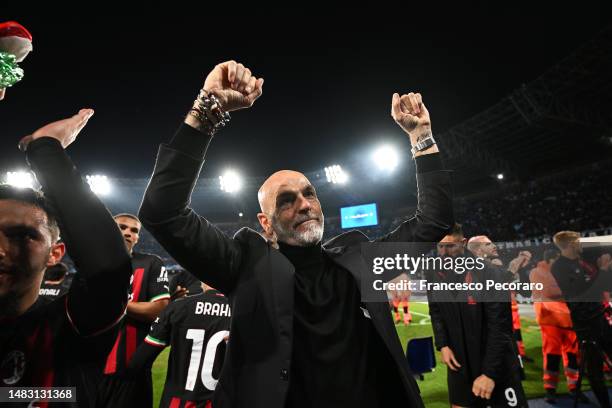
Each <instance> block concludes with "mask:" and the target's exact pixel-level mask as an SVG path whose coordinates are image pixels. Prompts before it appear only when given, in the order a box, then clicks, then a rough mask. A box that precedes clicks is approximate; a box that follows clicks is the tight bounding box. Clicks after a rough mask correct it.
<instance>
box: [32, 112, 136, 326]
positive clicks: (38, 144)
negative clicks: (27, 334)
mask: <svg viewBox="0 0 612 408" xmlns="http://www.w3.org/2000/svg"><path fill="white" fill-rule="evenodd" d="M91 115H93V111H92V110H89V109H82V110H81V111H80V112H79V113H78V114H77V115H74V116H73V117H71V118H69V119H64V120H60V121H58V122H54V123H51V124H49V125H46V126H44V127H43V128H41V129H39V130H37V131H36V132H34V133H33V134H32V135H31V136H27V137H25V138H24V139H22V142H21V143H20V147H21V149H22V150H25V151H26V155H27V160H28V163H29V164H30V166H31V168H32V170H33V171H34V173H35V174H36V178H37V179H38V181H39V182H40V184H41V185H42V190H43V192H44V194H45V196H47V197H48V199H49V200H50V201H51V203H52V204H53V207H54V209H55V211H56V212H57V215H58V221H59V223H60V228H61V236H62V239H63V240H64V242H65V243H66V246H67V248H68V251H69V252H70V256H71V258H72V259H73V260H74V263H75V265H76V268H77V275H76V277H75V279H74V281H73V284H72V287H71V289H70V291H69V293H68V296H67V300H66V311H67V313H68V317H69V319H70V321H71V322H72V324H73V326H74V327H75V329H76V330H77V331H78V332H79V333H80V334H82V335H86V336H88V335H93V334H95V333H97V332H101V331H104V330H105V329H106V328H109V327H111V326H112V325H113V324H114V323H116V322H117V321H118V320H119V319H120V318H121V317H122V316H123V313H124V311H125V307H126V304H127V295H128V287H129V281H130V275H131V273H132V270H131V263H130V257H129V255H128V253H127V250H126V248H125V244H124V242H123V240H122V239H121V234H120V233H119V230H118V229H117V225H116V224H115V222H114V220H113V218H112V216H111V215H110V213H109V212H108V210H107V209H106V207H105V206H104V204H102V202H100V200H99V199H98V198H97V197H96V195H95V194H94V193H93V192H92V191H91V189H90V188H89V186H88V185H87V184H86V183H85V182H84V181H83V179H82V178H81V175H80V174H79V172H78V171H77V170H76V168H75V166H74V164H73V163H72V161H71V160H70V157H68V155H67V154H66V152H65V150H64V149H65V148H66V147H67V146H68V145H70V144H71V143H72V142H73V141H74V140H75V138H76V136H77V135H78V133H79V132H80V131H81V129H82V128H83V127H84V126H85V124H86V123H87V121H88V120H89V118H90V117H91Z"/></svg>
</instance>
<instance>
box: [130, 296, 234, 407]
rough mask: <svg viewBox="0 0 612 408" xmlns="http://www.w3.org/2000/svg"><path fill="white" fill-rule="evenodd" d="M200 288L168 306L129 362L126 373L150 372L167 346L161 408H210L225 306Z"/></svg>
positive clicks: (221, 349) (226, 327)
mask: <svg viewBox="0 0 612 408" xmlns="http://www.w3.org/2000/svg"><path fill="white" fill-rule="evenodd" d="M201 285H202V289H203V290H204V292H203V293H199V294H197V295H188V296H184V297H182V298H180V299H177V300H175V301H173V302H172V303H170V305H169V306H168V307H167V308H166V309H164V311H163V312H162V313H161V315H160V316H159V318H157V320H156V321H155V323H153V326H152V327H151V331H150V333H149V335H148V336H147V337H146V338H145V341H144V343H142V344H141V345H140V346H139V347H138V349H137V350H136V353H134V357H133V359H132V361H131V362H130V371H132V372H136V373H137V372H139V371H141V370H143V369H144V370H147V369H150V367H151V364H153V361H155V358H156V357H157V356H158V355H159V353H161V351H162V350H163V349H164V347H166V346H171V348H170V355H169V356H168V371H167V374H166V384H165V386H164V392H163V395H162V399H161V402H160V407H163V408H190V407H193V408H195V407H198V408H200V407H202V408H204V407H206V408H209V407H210V406H211V405H210V400H211V399H212V395H213V392H214V390H215V387H216V386H217V381H218V379H219V372H220V368H221V364H222V362H223V358H224V353H225V343H226V341H227V339H228V336H229V324H230V317H231V312H230V306H229V303H228V301H227V298H226V297H225V296H223V295H222V294H221V293H220V292H218V291H216V290H214V289H213V288H211V287H207V286H206V285H204V284H201Z"/></svg>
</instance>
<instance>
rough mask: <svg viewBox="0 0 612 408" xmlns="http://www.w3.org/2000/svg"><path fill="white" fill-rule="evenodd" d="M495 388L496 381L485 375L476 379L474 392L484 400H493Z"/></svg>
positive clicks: (473, 387) (473, 386) (473, 385)
mask: <svg viewBox="0 0 612 408" xmlns="http://www.w3.org/2000/svg"><path fill="white" fill-rule="evenodd" d="M494 388H495V381H493V379H491V378H489V377H487V376H486V375H484V374H482V375H480V376H479V377H478V378H476V379H475V380H474V384H472V392H473V393H474V395H475V396H477V397H480V398H484V399H491V395H492V394H493V389H494Z"/></svg>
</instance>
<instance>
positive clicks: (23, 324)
mask: <svg viewBox="0 0 612 408" xmlns="http://www.w3.org/2000/svg"><path fill="white" fill-rule="evenodd" d="M81 307H86V305H81ZM116 327H117V325H115V327H114V328H111V329H110V330H107V331H103V332H102V333H100V334H98V335H94V336H81V335H79V334H78V331H77V329H75V328H74V327H73V326H72V323H71V321H70V316H69V312H68V310H67V297H66V296H62V297H60V298H58V299H56V300H53V301H49V300H48V299H44V298H40V297H39V298H38V300H37V301H36V303H34V305H33V306H32V307H31V308H30V309H29V310H28V311H27V312H26V313H25V314H23V315H21V316H19V317H18V318H14V319H9V318H4V319H2V320H0V385H2V386H4V387H21V386H24V387H26V386H28V387H31V386H34V387H77V389H76V393H77V399H78V405H77V403H73V404H69V403H66V404H60V403H53V404H50V405H49V406H52V407H59V406H80V407H86V406H89V405H91V401H92V400H91V398H92V396H93V395H94V394H95V392H94V391H93V387H94V386H95V385H94V383H95V378H98V376H99V374H96V373H99V372H100V370H101V369H102V366H103V364H104V356H105V354H106V352H107V350H109V349H110V347H111V345H112V343H113V340H114V338H115V337H116V334H117V330H116ZM100 350H102V351H100ZM26 405H27V404H26ZM11 406H15V407H18V406H20V405H18V404H11ZM36 406H37V407H41V408H44V407H47V406H48V405H47V403H46V402H36Z"/></svg>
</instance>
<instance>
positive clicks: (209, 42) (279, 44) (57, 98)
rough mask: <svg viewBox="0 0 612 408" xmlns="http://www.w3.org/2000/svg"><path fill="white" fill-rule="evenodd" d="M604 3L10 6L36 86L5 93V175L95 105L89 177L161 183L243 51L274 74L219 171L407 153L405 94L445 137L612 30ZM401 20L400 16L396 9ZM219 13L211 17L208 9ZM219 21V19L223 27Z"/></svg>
mask: <svg viewBox="0 0 612 408" xmlns="http://www.w3.org/2000/svg"><path fill="white" fill-rule="evenodd" d="M603 4H604V2H602V3H592V4H589V5H588V6H587V5H586V3H585V4H583V3H581V5H580V7H574V8H556V9H555V10H548V11H545V10H533V9H531V8H526V7H519V6H518V5H516V6H513V7H512V8H507V9H505V10H502V9H492V8H491V9H486V8H482V7H479V8H474V9H470V8H466V9H463V10H457V11H455V10H446V12H445V13H444V14H443V15H440V14H441V13H442V11H444V10H443V9H444V7H442V6H441V7H439V8H438V9H437V10H435V11H429V10H428V11H424V10H423V11H421V10H418V9H414V8H412V9H410V8H407V9H405V10H396V9H389V10H385V9H383V8H382V7H381V9H380V10H378V11H377V12H375V13H374V12H372V13H371V14H369V15H365V14H362V15H361V16H355V17H353V16H351V15H349V14H347V12H341V11H329V10H326V11H325V12H323V11H321V12H319V13H314V12H306V11H304V10H300V9H295V10H293V11H291V12H287V14H286V15H285V16H282V15H279V14H278V13H275V14H266V13H264V12H261V11H260V12H258V13H259V14H257V13H254V14H253V15H243V14H241V13H240V12H239V11H237V10H233V11H231V12H230V13H229V14H230V15H228V16H226V17H223V18H218V19H213V18H210V17H208V16H204V15H202V14H200V12H197V13H196V12H195V11H193V10H187V9H185V10H179V9H178V7H177V8H176V10H174V11H172V12H168V13H161V12H159V13H157V14H156V15H154V16H153V15H141V16H139V17H135V16H124V17H117V16H113V15H112V14H109V15H103V13H94V12H89V13H87V14H82V15H81V16H74V17H62V18H61V19H59V18H57V17H55V16H51V15H37V16H32V15H31V14H28V13H27V12H25V11H24V10H22V11H21V12H12V11H6V10H2V9H0V21H4V20H9V19H10V20H16V21H19V22H20V23H22V24H23V25H25V26H26V27H27V28H28V29H29V30H30V31H31V33H32V34H33V37H34V43H33V44H34V52H33V53H31V54H30V55H29V56H28V58H27V59H26V61H25V62H24V63H22V67H23V68H24V70H25V78H24V80H23V81H22V82H21V83H19V84H17V85H16V86H15V87H14V88H11V89H9V90H8V92H7V98H6V99H5V100H4V101H2V102H0V171H6V170H10V169H12V168H16V167H23V156H22V154H21V153H20V152H19V151H18V150H17V149H16V147H15V146H16V144H17V142H18V140H19V139H20V137H22V136H24V135H26V134H28V133H31V132H32V131H34V130H36V129H37V128H38V127H40V126H42V125H44V124H45V123H46V122H48V121H52V120H56V119H60V118H63V117H66V116H70V115H72V114H73V113H75V112H76V111H78V109H79V108H81V107H91V108H94V109H95V111H96V114H95V116H94V117H93V118H92V119H91V121H90V123H89V125H88V126H87V127H86V128H85V130H84V131H83V132H82V133H81V135H80V136H79V139H78V140H77V142H76V143H75V144H74V145H73V146H71V147H70V149H69V151H70V154H71V156H72V157H73V158H74V160H75V162H76V163H77V165H78V167H79V168H80V169H81V170H82V172H84V173H85V172H88V173H91V172H104V173H106V174H109V175H111V176H115V177H147V176H148V175H149V174H150V171H151V169H152V166H153V162H154V155H155V152H156V150H157V145H158V144H159V143H160V142H163V141H167V140H168V139H169V138H170V136H171V135H172V133H173V131H174V130H175V128H176V127H177V126H178V124H179V123H180V122H181V120H182V117H183V115H184V114H185V112H186V111H187V110H188V108H189V107H190V105H191V103H192V101H193V99H194V97H195V96H196V94H197V91H198V90H199V88H200V87H201V85H202V83H203V80H204V77H205V75H206V74H207V73H208V72H209V71H210V69H212V67H213V66H214V65H215V64H216V63H218V62H221V61H224V60H227V59H235V60H237V61H239V62H242V63H244V64H245V65H247V66H248V67H250V68H251V70H252V71H253V73H254V74H255V75H256V76H258V77H259V76H261V77H263V78H265V84H264V94H263V96H262V97H261V98H260V99H259V100H258V101H257V102H256V104H255V106H254V107H253V108H251V109H249V110H245V111H239V112H235V113H234V114H233V120H232V123H231V124H230V127H229V129H227V130H225V131H223V132H222V133H221V134H219V135H218V136H217V137H216V138H215V140H214V141H213V144H212V147H211V149H210V150H209V156H208V161H207V164H206V166H205V173H204V175H205V176H208V177H216V176H217V175H218V174H219V173H220V171H221V170H222V169H224V168H225V167H227V166H233V167H235V168H237V169H239V170H240V171H241V172H242V173H243V174H245V175H260V176H261V175H266V174H269V173H271V172H273V171H275V170H278V169H280V168H292V169H297V170H301V171H305V172H306V171H314V170H317V169H319V168H321V167H323V166H325V165H328V164H332V163H342V162H343V160H344V159H346V158H348V157H351V156H354V155H355V154H359V152H361V151H366V149H367V148H368V147H369V146H373V145H374V144H376V143H377V142H380V141H395V142H396V143H400V144H401V143H403V144H404V146H405V147H407V146H408V141H407V139H406V138H405V137H404V136H403V134H402V132H401V130H400V129H399V128H398V127H397V126H396V125H395V124H394V123H393V120H392V119H391V117H390V115H389V111H390V101H391V95H392V93H393V92H396V91H397V92H409V91H419V92H421V93H422V94H423V97H424V101H425V103H426V104H427V106H428V107H429V110H430V112H431V115H432V121H433V128H434V134H435V133H439V132H441V131H444V130H446V129H448V128H449V127H451V126H452V125H454V124H457V123H459V122H461V121H462V120H463V119H466V118H468V117H470V116H471V115H474V114H476V113H478V112H480V111H482V110H483V109H485V108H487V107H488V106H490V105H491V104H493V103H495V102H496V101H498V100H499V99H500V98H502V97H503V96H505V95H507V94H508V93H509V92H511V91H512V90H513V89H515V88H517V87H519V86H520V85H521V84H522V83H528V82H529V81H531V80H533V79H535V78H536V77H538V76H539V75H540V74H542V73H543V72H545V71H546V70H547V69H548V68H550V67H551V66H552V65H554V64H555V63H556V62H558V61H559V60H561V59H562V58H563V57H565V56H566V55H568V54H569V53H571V52H572V51H573V50H575V49H576V48H577V47H578V46H579V45H580V44H581V43H584V42H585V41H587V40H589V39H590V38H592V37H593V36H594V35H595V34H597V32H598V31H600V30H601V29H602V28H603V27H604V26H605V25H607V24H608V23H609V21H608V16H609V15H610V14H609V13H608V11H609V10H605V9H604V6H603ZM389 16H393V17H389ZM204 17H207V18H204ZM211 20H212V21H215V22H212V23H211V22H210V21H211Z"/></svg>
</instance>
